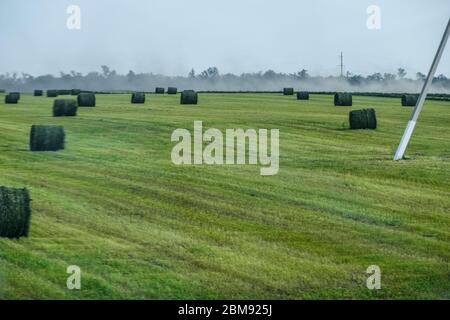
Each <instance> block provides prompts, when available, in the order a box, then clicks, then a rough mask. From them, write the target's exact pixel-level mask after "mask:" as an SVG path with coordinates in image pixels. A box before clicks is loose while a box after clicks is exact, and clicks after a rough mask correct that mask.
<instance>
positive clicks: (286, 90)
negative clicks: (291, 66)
mask: <svg viewBox="0 0 450 320" xmlns="http://www.w3.org/2000/svg"><path fill="white" fill-rule="evenodd" d="M283 94H284V95H285V96H293V95H294V88H284V89H283Z"/></svg>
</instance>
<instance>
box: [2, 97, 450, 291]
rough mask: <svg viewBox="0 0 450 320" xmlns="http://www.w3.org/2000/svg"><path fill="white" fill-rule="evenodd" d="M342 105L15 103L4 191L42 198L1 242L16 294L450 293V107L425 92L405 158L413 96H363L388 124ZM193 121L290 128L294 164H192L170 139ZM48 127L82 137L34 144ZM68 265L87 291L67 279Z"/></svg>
mask: <svg viewBox="0 0 450 320" xmlns="http://www.w3.org/2000/svg"><path fill="white" fill-rule="evenodd" d="M0 99H1V101H3V95H0ZM332 101H333V97H332V96H324V95H311V100H309V101H297V100H295V98H294V97H292V96H291V97H289V96H282V95H278V94H200V96H199V105H197V106H186V105H180V104H179V95H177V96H168V95H147V101H146V103H145V105H132V104H130V95H97V107H95V108H79V111H78V116H77V117H76V118H53V117H52V116H51V114H52V112H51V106H52V103H53V98H46V97H32V96H30V95H24V94H23V95H22V98H21V100H20V103H19V104H18V105H4V104H3V103H0V185H4V186H11V187H27V188H29V190H30V192H31V197H32V199H33V201H32V223H31V229H30V236H29V238H22V239H20V240H8V239H0V298H3V299H15V298H18V299H54V298H55V299H182V298H186V299H216V298H222V299H224V298H229V299H266V298H270V299H313V298H319V299H330V298H337V299H349V298H362V299H366V298H367V299H387V298H388V299H404V298H407V299H449V298H450V282H449V276H450V271H449V261H450V260H449V259H450V216H449V214H450V126H449V123H450V103H449V102H434V101H427V102H426V105H425V107H424V110H423V113H422V115H421V117H420V120H419V123H418V125H417V127H416V131H415V132H414V135H413V139H412V141H411V144H410V146H409V148H408V150H407V154H408V155H409V156H411V157H412V160H409V161H401V162H394V161H392V157H393V153H394V151H395V148H396V146H397V144H398V142H399V139H400V137H401V135H402V133H403V130H404V127H405V125H406V122H407V120H408V118H409V115H410V113H411V111H412V109H411V108H405V107H401V106H400V100H399V99H390V98H371V97H354V106H353V109H358V108H360V107H374V108H375V109H376V112H377V116H378V121H379V128H378V129H377V130H375V131H372V130H359V131H351V130H348V129H347V127H348V112H349V111H350V110H351V109H352V108H349V107H334V106H333V103H332ZM194 120H202V121H203V126H204V129H207V128H211V127H213V128H218V129H221V130H225V129H227V128H244V129H245V128H254V129H264V128H265V129H279V130H280V171H279V173H278V174H277V175H276V176H269V177H262V176H260V174H259V170H260V167H259V166H255V165H228V166H207V165H201V166H198V165H197V166H175V165H174V164H172V162H171V158H170V153H171V150H172V147H173V146H174V145H175V143H172V142H171V141H170V137H171V134H172V132H173V130H174V129H176V128H187V129H189V130H190V131H191V132H192V130H193V122H194ZM32 124H60V125H64V127H65V130H66V149H65V150H64V151H59V152H30V151H28V135H29V130H30V126H31V125H32ZM69 265H77V266H79V267H80V268H81V270H82V278H81V286H82V287H81V290H72V291H71V290H68V289H67V288H66V279H67V277H68V276H69V274H67V273H66V269H67V267H68V266H69ZM370 265H378V266H379V267H380V268H381V272H382V278H381V281H382V289H381V290H369V289H367V287H366V279H367V277H368V276H369V275H368V274H366V269H367V268H368V267H369V266H370Z"/></svg>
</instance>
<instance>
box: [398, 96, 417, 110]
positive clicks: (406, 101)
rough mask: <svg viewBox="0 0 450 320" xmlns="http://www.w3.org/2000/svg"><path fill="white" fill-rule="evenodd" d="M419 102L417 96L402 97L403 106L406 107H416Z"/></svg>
mask: <svg viewBox="0 0 450 320" xmlns="http://www.w3.org/2000/svg"><path fill="white" fill-rule="evenodd" d="M417 100H419V96H418V95H415V94H404V95H402V106H404V107H415V106H416V104H417Z"/></svg>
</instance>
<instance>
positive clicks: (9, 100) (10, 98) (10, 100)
mask: <svg viewBox="0 0 450 320" xmlns="http://www.w3.org/2000/svg"><path fill="white" fill-rule="evenodd" d="M18 102H19V97H18V96H17V95H15V94H11V93H8V94H7V95H6V96H5V103H6V104H17V103H18Z"/></svg>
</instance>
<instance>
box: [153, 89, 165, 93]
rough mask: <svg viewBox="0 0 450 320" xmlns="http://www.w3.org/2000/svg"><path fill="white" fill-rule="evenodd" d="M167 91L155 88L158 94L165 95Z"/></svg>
mask: <svg viewBox="0 0 450 320" xmlns="http://www.w3.org/2000/svg"><path fill="white" fill-rule="evenodd" d="M164 91H165V89H164V88H155V93H157V94H164Z"/></svg>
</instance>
